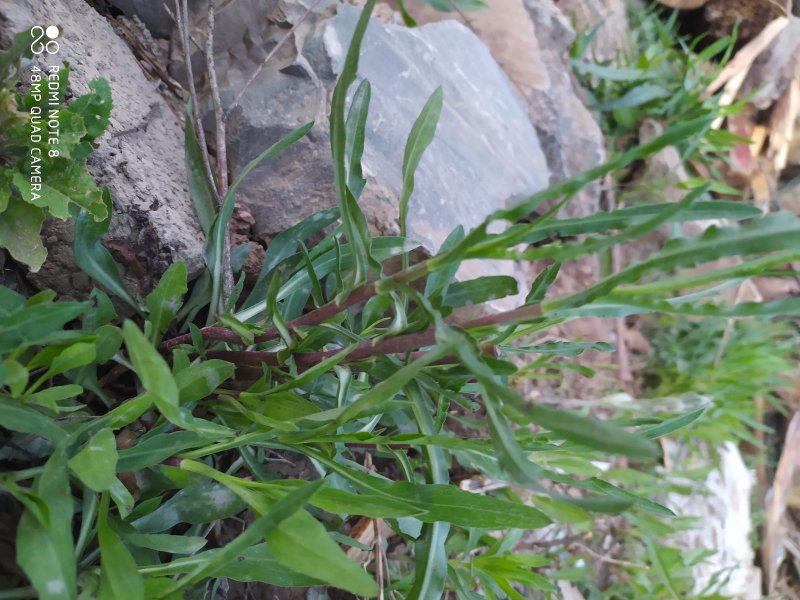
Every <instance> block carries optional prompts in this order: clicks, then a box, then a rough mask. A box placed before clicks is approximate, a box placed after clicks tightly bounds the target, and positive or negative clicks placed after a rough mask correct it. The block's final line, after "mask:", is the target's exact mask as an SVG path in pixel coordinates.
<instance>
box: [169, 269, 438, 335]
mask: <svg viewBox="0 0 800 600" xmlns="http://www.w3.org/2000/svg"><path fill="white" fill-rule="evenodd" d="M426 263H427V261H426V262H422V263H419V264H417V265H414V266H413V267H411V268H409V269H406V270H405V271H401V272H399V273H396V274H395V275H392V277H391V278H392V279H393V280H394V281H396V282H398V283H409V282H412V281H415V280H417V279H419V278H421V277H424V276H425V275H426V274H427V273H428V269H427V264H426ZM379 284H380V282H376V281H373V282H371V283H367V284H364V285H362V286H361V287H359V288H357V289H355V290H353V293H352V294H350V296H348V297H347V298H346V299H345V300H343V301H342V302H341V304H337V303H336V301H335V300H331V301H330V302H328V303H327V304H324V305H322V306H320V307H319V308H317V309H314V310H312V311H310V312H307V313H306V314H304V315H300V316H299V317H297V318H296V319H293V320H292V321H289V322H288V323H287V324H286V325H287V327H288V328H289V330H290V331H291V330H294V329H296V328H298V327H307V326H311V325H319V324H320V323H323V322H325V321H327V320H328V319H331V318H333V317H335V316H336V315H338V314H339V313H340V312H342V311H344V310H347V309H348V308H351V307H353V306H356V305H358V304H362V303H364V302H366V301H367V300H369V299H370V298H372V297H373V296H374V295H375V294H376V293H377V291H378V288H379ZM200 334H201V335H202V336H203V339H205V340H215V341H220V342H229V343H231V344H244V341H243V340H242V338H241V337H239V336H238V335H237V334H236V333H234V332H233V331H231V330H230V329H227V328H225V327H203V328H202V329H201V330H200ZM278 337H280V332H279V331H278V330H277V329H275V328H274V327H269V328H267V329H265V330H264V332H263V333H262V334H260V335H257V336H256V337H255V340H254V341H255V343H257V344H260V343H263V342H268V341H270V340H274V339H277V338H278ZM191 343H192V336H191V334H189V333H185V334H183V335H179V336H176V337H174V338H172V339H169V340H166V341H164V343H162V344H161V348H162V349H163V350H169V349H171V348H173V347H175V346H177V345H178V344H191Z"/></svg>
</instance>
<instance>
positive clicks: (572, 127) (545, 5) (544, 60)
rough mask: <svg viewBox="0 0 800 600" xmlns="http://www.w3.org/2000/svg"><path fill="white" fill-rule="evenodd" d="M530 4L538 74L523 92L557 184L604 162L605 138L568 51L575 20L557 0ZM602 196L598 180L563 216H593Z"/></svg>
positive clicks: (534, 66) (535, 0)
mask: <svg viewBox="0 0 800 600" xmlns="http://www.w3.org/2000/svg"><path fill="white" fill-rule="evenodd" d="M524 2H525V8H526V9H527V11H528V13H529V14H530V17H531V19H532V21H533V25H534V31H535V44H536V51H535V52H533V53H532V54H530V55H529V58H530V60H531V61H532V69H533V71H534V72H536V73H537V76H536V78H535V79H534V80H530V81H527V82H524V83H523V85H524V88H523V93H524V95H525V97H526V98H527V100H528V109H529V113H530V115H531V119H532V121H533V123H534V124H535V126H536V131H537V132H538V134H539V140H540V141H541V144H542V150H544V153H545V155H546V156H547V164H548V166H549V167H550V170H551V172H552V174H553V177H554V181H553V182H555V181H559V180H562V179H566V178H568V177H572V176H574V175H577V174H579V173H582V172H583V171H586V170H588V169H591V168H592V167H595V166H597V165H599V164H601V163H603V162H604V161H605V159H606V150H605V140H604V138H603V133H602V131H601V130H600V127H599V125H598V124H597V122H596V121H595V119H594V117H593V116H592V114H591V113H590V112H589V110H588V109H587V108H586V106H585V104H584V102H583V100H582V99H581V97H580V96H579V94H580V89H579V87H578V84H577V83H576V82H575V79H574V77H573V75H572V70H571V67H570V65H569V60H568V52H569V47H570V45H571V44H572V42H573V40H574V39H575V33H574V31H573V30H572V28H571V27H570V25H569V22H568V21H567V19H566V17H565V16H564V15H563V14H562V13H561V12H560V11H559V10H558V9H557V8H556V7H555V6H554V5H553V3H552V1H551V0H524ZM599 197H600V185H599V183H595V184H592V185H590V186H588V187H586V188H585V189H584V190H583V191H582V192H581V193H580V194H578V196H577V197H576V199H575V200H573V201H572V202H571V203H570V204H569V205H567V206H566V207H565V209H564V210H563V211H562V214H563V215H566V216H571V217H579V216H586V215H588V214H592V213H593V212H595V211H597V209H598V205H599Z"/></svg>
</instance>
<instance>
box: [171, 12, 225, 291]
mask: <svg viewBox="0 0 800 600" xmlns="http://www.w3.org/2000/svg"><path fill="white" fill-rule="evenodd" d="M183 1H184V5H185V4H186V0H183ZM215 11H216V0H209V2H208V25H207V33H206V71H207V74H208V86H209V88H210V90H211V102H212V104H213V106H214V124H215V130H216V134H217V181H218V182H219V188H218V198H219V200H218V205H219V206H220V208H221V206H222V202H223V199H224V198H225V195H226V194H227V193H228V151H227V143H226V140H225V118H224V115H223V113H222V100H220V97H219V86H218V84H217V70H216V68H215V67H214V26H215V23H216V20H215ZM224 235H225V240H224V241H223V243H222V248H223V250H222V251H223V254H222V272H223V276H222V301H223V304H224V303H225V302H227V300H228V298H229V297H230V295H231V291H232V290H233V270H232V269H231V236H230V230H229V229H228V228H227V227H226V228H225V232H224Z"/></svg>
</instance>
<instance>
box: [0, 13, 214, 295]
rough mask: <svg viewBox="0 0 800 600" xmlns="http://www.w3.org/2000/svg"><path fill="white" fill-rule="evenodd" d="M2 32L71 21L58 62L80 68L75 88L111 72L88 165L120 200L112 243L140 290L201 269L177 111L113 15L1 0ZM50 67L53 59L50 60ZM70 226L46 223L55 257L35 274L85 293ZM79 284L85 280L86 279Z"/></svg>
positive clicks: (79, 90)
mask: <svg viewBox="0 0 800 600" xmlns="http://www.w3.org/2000/svg"><path fill="white" fill-rule="evenodd" d="M0 14H2V15H3V17H4V19H3V20H2V22H1V23H0V30H2V31H1V32H0V33H1V35H0V37H2V39H3V40H4V43H5V44H7V43H8V39H9V36H11V35H13V34H14V33H15V32H17V31H21V30H23V29H27V28H28V27H30V26H31V25H33V24H47V23H58V24H59V25H60V26H62V28H63V32H64V33H63V37H62V38H61V39H60V48H61V50H60V52H59V54H58V55H57V58H56V59H54V58H51V59H49V60H50V61H52V60H58V61H61V60H68V61H69V62H70V64H71V65H72V71H71V77H70V87H71V89H72V91H73V92H74V93H75V95H80V94H84V93H86V92H88V91H89V85H88V83H89V82H90V81H91V80H92V79H94V78H96V77H105V78H106V79H108V81H109V83H110V86H111V92H112V99H113V102H114V110H113V112H112V114H111V124H110V126H109V129H108V130H107V131H106V133H105V134H104V135H103V136H102V137H101V138H100V139H99V140H98V148H97V149H96V150H95V152H94V153H93V154H92V156H91V157H90V159H89V170H90V171H91V173H92V175H93V176H94V177H95V179H96V180H98V182H99V184H100V185H104V186H108V188H109V190H110V191H111V196H112V198H113V200H114V212H113V215H112V220H111V229H110V233H109V235H108V236H107V238H108V240H107V241H108V242H109V245H110V246H112V247H113V248H114V251H115V252H116V255H117V257H118V258H119V259H120V260H121V261H122V262H123V266H124V267H125V270H126V273H127V275H128V277H129V279H130V280H131V281H130V282H131V283H132V284H133V285H132V287H133V289H134V290H135V291H138V292H139V293H145V292H146V291H148V289H149V288H150V287H151V285H152V283H153V280H157V278H158V277H159V276H160V274H161V273H162V272H163V271H164V270H165V269H166V267H167V266H168V265H169V264H170V263H171V262H173V261H175V260H178V259H180V260H183V261H184V262H186V264H187V267H188V269H189V273H190V274H196V273H197V272H199V270H200V269H201V268H202V264H203V258H202V249H203V236H202V233H201V231H200V228H199V225H198V224H197V218H196V215H195V212H194V207H193V206H192V203H191V200H190V199H189V193H188V189H187V186H186V170H185V165H184V157H183V156H184V155H183V131H182V125H181V123H180V121H179V120H178V118H177V117H176V116H175V115H174V114H173V112H172V111H171V110H170V108H169V107H168V105H167V104H166V102H165V101H164V100H163V99H162V97H161V96H160V95H159V92H158V90H157V84H156V83H155V82H152V81H149V80H148V79H147V78H146V77H145V75H144V73H143V72H142V69H141V67H140V66H139V64H138V62H137V61H136V59H135V58H134V56H133V54H132V52H131V50H130V49H129V48H128V46H127V45H126V44H125V43H124V42H123V41H122V40H121V39H120V38H119V37H118V36H117V35H116V34H115V32H114V31H113V29H112V28H111V27H110V25H109V24H108V23H107V22H106V20H105V19H104V18H103V17H102V16H100V15H99V14H98V13H97V12H96V11H95V10H94V9H92V8H91V7H90V6H89V5H88V4H86V3H85V2H83V1H81V0H59V1H58V2H55V1H53V0H46V1H44V2H43V1H40V0H23V1H14V2H12V1H10V0H0ZM51 64H52V63H51ZM71 230H72V228H71V226H66V225H65V224H62V223H53V224H51V225H46V228H45V231H44V232H43V238H44V240H45V243H46V246H47V247H48V250H49V256H50V258H49V259H48V261H47V262H46V263H45V265H44V267H43V268H42V269H41V271H40V272H39V273H37V274H35V275H34V276H33V277H32V279H33V281H34V283H35V284H36V285H38V286H40V287H53V288H54V289H55V290H56V291H58V292H59V293H62V294H71V295H75V294H80V293H81V291H82V290H76V289H75V287H74V284H75V281H74V280H73V277H72V274H73V273H75V272H76V271H78V269H77V267H76V266H75V264H74V260H73V259H72V250H71V248H72V240H71V235H72V234H71ZM78 283H80V281H78Z"/></svg>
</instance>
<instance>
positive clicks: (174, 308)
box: [147, 261, 188, 345]
mask: <svg viewBox="0 0 800 600" xmlns="http://www.w3.org/2000/svg"><path fill="white" fill-rule="evenodd" d="M187 290H188V287H187V284H186V265H185V264H184V263H183V262H181V261H178V262H175V263H172V264H171V265H170V266H169V268H168V269H167V270H166V271H165V272H164V274H163V275H162V276H161V279H160V280H159V282H158V285H157V286H156V289H154V290H153V291H152V292H150V294H149V295H148V296H147V310H148V311H149V314H148V317H147V320H148V321H149V322H150V325H151V327H150V341H151V342H152V343H153V344H154V345H155V344H158V342H160V341H161V334H163V333H164V332H165V331H166V330H167V328H168V327H169V324H170V323H171V322H172V319H173V318H174V317H175V315H176V314H177V313H178V310H179V309H180V307H181V304H182V301H183V295H184V294H185V293H186V291H187Z"/></svg>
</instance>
